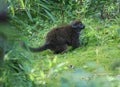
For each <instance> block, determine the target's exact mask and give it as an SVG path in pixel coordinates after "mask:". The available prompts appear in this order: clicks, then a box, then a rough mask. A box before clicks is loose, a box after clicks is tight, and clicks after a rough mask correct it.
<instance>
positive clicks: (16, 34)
mask: <svg viewBox="0 0 120 87" xmlns="http://www.w3.org/2000/svg"><path fill="white" fill-rule="evenodd" d="M6 1H7V3H8V11H9V12H8V13H9V17H10V19H9V23H8V26H7V27H9V26H10V27H9V29H5V30H3V31H4V32H5V34H6V36H7V37H8V44H9V50H8V52H7V53H6V55H5V58H4V61H5V62H4V66H3V68H0V71H2V72H0V87H119V86H120V75H119V73H120V62H119V61H120V59H119V57H120V17H119V16H120V0H6ZM75 19H79V20H82V21H83V23H84V24H85V26H86V29H85V30H84V31H82V32H81V37H80V41H81V43H82V45H83V46H81V47H80V48H78V49H76V50H73V51H68V52H67V53H65V54H58V55H55V54H53V53H52V52H51V51H49V50H47V51H44V52H41V53H31V52H29V51H25V50H23V49H22V48H21V46H20V42H21V41H25V42H26V43H27V44H28V45H32V46H34V47H36V46H39V45H42V44H43V43H44V41H45V40H44V38H45V36H46V33H47V32H48V31H50V29H52V28H54V27H56V26H61V25H65V24H69V23H70V22H71V21H72V20H75ZM0 29H1V28H0ZM69 49H70V47H69Z"/></svg>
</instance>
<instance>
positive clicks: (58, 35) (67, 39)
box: [22, 21, 85, 54]
mask: <svg viewBox="0 0 120 87" xmlns="http://www.w3.org/2000/svg"><path fill="white" fill-rule="evenodd" d="M84 28H85V25H84V24H83V23H82V22H81V21H73V22H72V23H71V24H70V25H66V26H61V27H57V28H54V29H52V30H51V31H50V32H48V34H47V36H46V41H45V44H44V45H43V46H40V47H38V48H32V47H29V46H27V45H26V44H25V43H24V42H22V47H23V48H24V49H28V50H30V51H32V52H41V51H44V50H47V49H50V50H51V51H53V52H54V53H55V54H58V53H64V52H65V51H66V50H67V46H72V49H75V48H78V47H79V46H80V41H79V37H80V31H81V30H83V29H84Z"/></svg>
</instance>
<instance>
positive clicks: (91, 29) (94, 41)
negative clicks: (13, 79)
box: [23, 20, 120, 87]
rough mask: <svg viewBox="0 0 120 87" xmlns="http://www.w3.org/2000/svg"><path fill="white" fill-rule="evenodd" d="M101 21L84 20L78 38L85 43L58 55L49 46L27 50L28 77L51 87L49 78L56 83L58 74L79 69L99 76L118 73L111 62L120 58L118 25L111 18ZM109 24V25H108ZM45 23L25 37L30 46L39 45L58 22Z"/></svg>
mask: <svg viewBox="0 0 120 87" xmlns="http://www.w3.org/2000/svg"><path fill="white" fill-rule="evenodd" d="M102 22H103V23H102ZM102 22H99V21H98V22H96V21H93V20H90V21H87V20H84V23H85V24H86V29H85V30H83V31H82V37H81V38H82V41H83V43H86V42H87V43H88V44H87V45H86V46H84V45H83V46H81V47H79V48H77V49H75V50H73V51H69V50H68V52H67V53H64V54H58V55H55V54H53V53H52V52H51V51H49V50H47V51H43V52H41V53H31V52H28V53H29V54H30V55H32V58H31V60H32V66H33V69H32V70H33V71H34V72H32V73H30V77H31V79H32V80H33V81H34V82H35V83H37V84H38V83H39V84H45V83H47V84H49V86H48V87H51V86H50V82H51V84H52V85H53V84H56V85H58V84H57V82H58V83H59V82H60V81H59V79H60V78H61V74H63V73H65V72H74V71H76V70H79V69H82V70H83V71H85V72H88V73H91V74H93V75H94V74H95V75H96V77H99V74H100V75H101V76H103V77H106V75H108V76H116V75H118V74H119V73H120V70H119V69H117V68H118V67H119V66H118V67H117V66H115V67H114V70H113V66H114V64H115V63H116V62H117V61H120V59H119V57H120V49H119V48H118V46H119V44H120V43H119V42H120V39H119V33H118V30H119V26H118V25H116V24H114V22H109V21H102ZM111 24H112V26H110V25H111ZM45 25H48V26H45V28H44V29H41V28H40V29H38V30H37V32H35V33H33V36H32V37H30V38H29V37H27V38H28V39H27V43H28V44H29V45H31V46H34V47H37V46H39V45H42V44H43V43H44V40H45V36H46V34H47V32H48V31H50V29H52V28H53V27H54V26H56V25H59V24H53V23H51V24H48V23H47V24H45ZM69 48H70V47H69ZM23 51H25V50H23ZM51 79H52V81H51ZM56 79H57V80H56ZM54 81H55V82H56V83H54ZM59 84H60V83H59ZM103 87H104V86H103ZM111 87H112V86H111Z"/></svg>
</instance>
